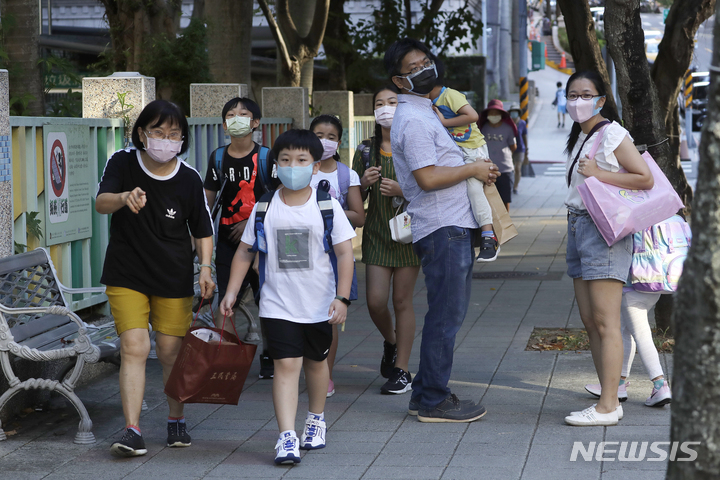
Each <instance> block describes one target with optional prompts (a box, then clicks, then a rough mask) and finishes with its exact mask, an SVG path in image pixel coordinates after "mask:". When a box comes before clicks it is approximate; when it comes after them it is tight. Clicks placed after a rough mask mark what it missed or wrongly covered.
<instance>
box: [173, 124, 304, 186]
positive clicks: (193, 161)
mask: <svg viewBox="0 0 720 480" xmlns="http://www.w3.org/2000/svg"><path fill="white" fill-rule="evenodd" d="M292 123H293V119H292V118H263V119H262V120H260V128H259V129H258V130H257V131H256V132H255V133H253V140H255V141H256V142H258V143H260V144H261V145H265V146H266V147H272V146H273V144H274V143H275V139H276V138H277V137H278V135H280V134H281V133H283V132H285V131H287V130H289V129H290V128H292ZM188 125H189V127H190V135H191V137H192V142H191V145H190V149H189V150H188V152H187V156H186V158H185V161H186V162H187V163H188V164H190V165H192V166H193V167H194V168H195V169H196V170H197V171H198V172H200V174H201V175H202V174H204V172H205V171H206V170H207V161H208V159H209V158H210V154H211V153H212V152H213V150H215V149H216V148H218V147H219V146H221V145H227V144H228V143H230V137H229V136H226V135H225V131H224V130H223V128H222V122H221V121H220V117H190V118H188Z"/></svg>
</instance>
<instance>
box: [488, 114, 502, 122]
mask: <svg viewBox="0 0 720 480" xmlns="http://www.w3.org/2000/svg"><path fill="white" fill-rule="evenodd" d="M487 119H488V121H489V122H490V123H500V121H501V120H502V115H488V117H487Z"/></svg>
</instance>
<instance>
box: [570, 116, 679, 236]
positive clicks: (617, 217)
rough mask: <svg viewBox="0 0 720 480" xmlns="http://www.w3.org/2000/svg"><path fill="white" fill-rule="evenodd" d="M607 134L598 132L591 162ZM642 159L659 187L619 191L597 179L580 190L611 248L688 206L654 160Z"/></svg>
mask: <svg viewBox="0 0 720 480" xmlns="http://www.w3.org/2000/svg"><path fill="white" fill-rule="evenodd" d="M604 131H605V128H603V129H602V130H600V132H598V136H597V138H596V139H595V143H593V146H592V148H591V149H590V154H589V155H588V156H589V157H590V158H593V157H594V156H595V153H596V152H597V150H598V146H599V145H600V141H601V140H602V137H603V134H604ZM642 158H643V159H644V160H645V162H646V163H647V165H648V167H650V172H651V173H652V176H653V179H654V181H655V185H654V186H653V188H651V189H650V190H630V189H627V188H621V187H616V186H614V185H609V184H607V183H603V182H601V181H600V180H598V179H597V178H595V177H590V178H587V179H586V180H585V183H583V184H582V185H578V187H577V189H578V192H580V197H581V198H582V200H583V203H585V208H587V211H588V213H589V214H590V217H592V219H593V221H594V222H595V225H596V226H597V228H598V230H599V231H600V234H601V235H602V236H603V238H604V239H605V241H606V242H607V244H608V246H612V245H614V244H615V243H617V242H618V241H620V240H621V239H623V238H625V237H626V236H628V235H631V234H633V233H636V232H639V231H642V230H644V229H646V228H648V227H651V226H653V225H655V224H656V223H659V222H662V221H663V220H665V219H666V218H668V217H671V216H672V215H674V214H675V213H677V211H678V210H680V209H681V208H683V206H684V205H683V203H682V201H681V200H680V197H679V196H678V194H677V193H676V192H675V189H673V187H672V185H670V181H669V180H668V179H667V177H665V174H664V173H663V172H662V170H660V167H658V165H657V163H655V160H653V158H652V156H651V155H650V154H649V153H648V152H645V153H643V154H642ZM621 171H622V170H621Z"/></svg>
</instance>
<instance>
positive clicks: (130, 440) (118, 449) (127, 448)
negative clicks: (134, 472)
mask: <svg viewBox="0 0 720 480" xmlns="http://www.w3.org/2000/svg"><path fill="white" fill-rule="evenodd" d="M110 451H111V452H112V453H114V454H115V455H119V456H121V457H139V456H140V455H145V454H146V453H147V448H145V440H143V437H142V435H138V434H137V433H135V430H131V429H129V428H128V429H125V433H124V434H123V436H122V438H121V439H120V441H119V442H115V443H113V444H112V446H111V447H110Z"/></svg>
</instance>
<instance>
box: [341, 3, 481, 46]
mask: <svg viewBox="0 0 720 480" xmlns="http://www.w3.org/2000/svg"><path fill="white" fill-rule="evenodd" d="M407 16H408V15H407V12H404V7H403V2H402V0H383V1H381V2H380V8H375V9H374V10H373V12H372V15H371V16H370V18H368V19H360V20H358V21H357V23H355V24H354V25H350V33H351V35H352V37H353V46H354V48H355V49H356V50H357V51H358V52H359V53H360V54H361V55H363V56H365V57H368V58H372V57H381V56H383V55H384V54H385V51H386V50H387V48H388V47H389V46H390V45H391V44H392V43H393V42H394V41H396V40H397V39H399V38H404V37H413V38H417V39H418V40H422V41H423V42H425V44H426V45H427V46H428V47H430V49H432V50H433V51H435V52H437V53H438V55H439V56H445V54H446V52H447V50H448V49H450V48H454V49H456V50H457V52H458V53H463V52H467V51H468V50H471V49H472V46H473V44H475V43H476V42H477V41H478V40H479V38H480V36H481V35H482V31H483V24H482V22H481V21H480V20H478V19H476V18H474V17H473V12H472V11H471V9H470V8H469V6H468V2H467V1H466V2H465V4H464V5H463V6H462V7H461V8H459V9H457V10H452V11H438V12H437V13H436V12H434V11H432V10H431V5H430V2H428V1H426V2H422V3H420V11H419V12H418V13H417V18H421V20H420V21H419V22H418V23H417V24H415V25H408V24H407V20H406V18H407Z"/></svg>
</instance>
